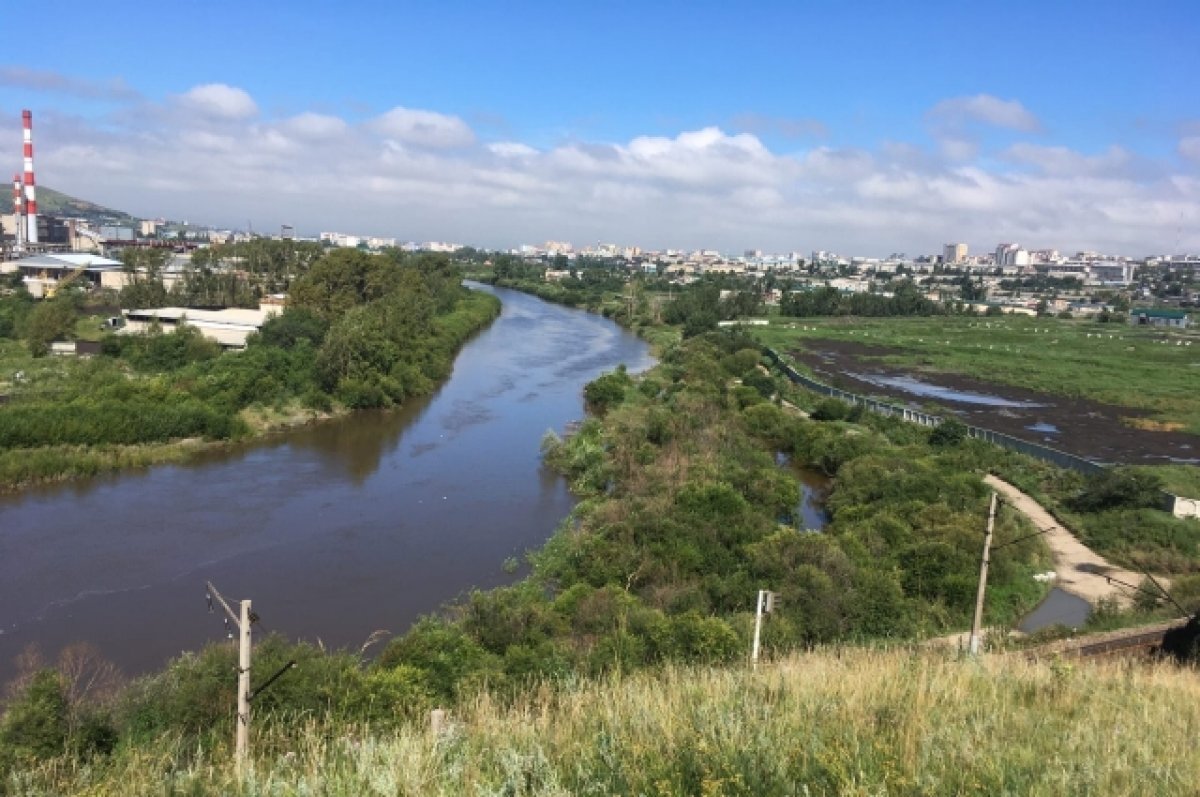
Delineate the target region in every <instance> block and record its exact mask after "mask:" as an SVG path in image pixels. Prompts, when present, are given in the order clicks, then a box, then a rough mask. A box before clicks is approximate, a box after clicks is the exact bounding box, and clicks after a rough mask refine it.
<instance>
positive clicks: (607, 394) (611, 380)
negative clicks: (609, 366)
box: [583, 365, 633, 415]
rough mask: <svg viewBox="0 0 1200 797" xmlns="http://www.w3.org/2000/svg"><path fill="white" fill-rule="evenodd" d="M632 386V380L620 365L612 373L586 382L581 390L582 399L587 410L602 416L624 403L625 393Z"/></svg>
mask: <svg viewBox="0 0 1200 797" xmlns="http://www.w3.org/2000/svg"><path fill="white" fill-rule="evenodd" d="M632 386H633V380H632V379H630V377H629V374H627V373H626V372H625V366H624V365H620V366H618V367H617V370H615V371H613V372H612V373H610V374H605V375H604V376H602V377H600V378H598V379H594V380H592V381H591V382H588V383H587V385H586V386H585V387H584V388H583V398H584V400H585V401H587V405H588V409H589V410H591V411H592V412H594V413H596V414H597V415H603V414H604V413H606V412H608V410H609V409H611V408H612V407H615V406H616V405H618V404H620V403H621V402H622V401H624V400H625V391H626V390H628V389H629V388H630V387H632Z"/></svg>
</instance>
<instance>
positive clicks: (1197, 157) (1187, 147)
mask: <svg viewBox="0 0 1200 797" xmlns="http://www.w3.org/2000/svg"><path fill="white" fill-rule="evenodd" d="M1179 154H1180V155H1182V156H1183V157H1185V158H1187V159H1188V160H1190V161H1193V162H1195V163H1200V136H1188V137H1187V138H1184V139H1181V140H1180V142H1179Z"/></svg>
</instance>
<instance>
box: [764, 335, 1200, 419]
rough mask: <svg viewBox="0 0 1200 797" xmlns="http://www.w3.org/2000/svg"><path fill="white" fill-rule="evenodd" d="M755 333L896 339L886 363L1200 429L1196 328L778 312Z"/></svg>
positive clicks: (799, 341)
mask: <svg viewBox="0 0 1200 797" xmlns="http://www.w3.org/2000/svg"><path fill="white" fill-rule="evenodd" d="M754 334H755V336H756V337H758V338H759V339H760V340H762V341H763V342H764V343H766V344H768V345H770V346H772V347H774V348H776V349H778V350H780V351H787V350H789V349H793V348H796V347H798V346H803V345H804V342H805V341H809V340H846V341H854V342H859V343H864V344H869V345H874V346H889V347H894V348H895V349H896V351H895V352H893V353H890V354H887V355H882V356H879V357H878V361H879V362H881V363H884V364H888V365H894V366H901V367H914V368H917V369H920V370H927V371H935V372H937V371H941V372H952V373H958V374H965V375H968V376H973V377H976V378H979V379H984V380H988V381H993V382H998V383H1001V384H1006V385H1012V386H1016V387H1024V388H1028V389H1031V390H1038V391H1043V392H1046V393H1052V394H1056V395H1064V396H1070V397H1075V398H1087V399H1092V400H1095V401H1100V402H1103V403H1107V404H1115V405H1119V406H1123V407H1130V408H1133V409H1137V410H1143V411H1145V412H1148V413H1150V414H1151V417H1152V419H1153V420H1154V421H1156V422H1157V423H1158V424H1161V425H1165V427H1166V428H1180V429H1183V430H1186V431H1189V432H1192V433H1196V434H1200V401H1197V400H1196V397H1195V384H1196V380H1197V378H1200V334H1197V333H1194V332H1177V331H1172V332H1164V331H1162V330H1155V331H1151V330H1148V329H1145V328H1137V327H1130V326H1127V325H1124V324H1098V323H1096V322H1095V321H1083V320H1065V319H1058V318H1030V317H1025V316H1006V317H997V318H959V317H936V318H804V319H794V318H773V319H772V323H771V325H770V326H769V327H766V328H759V329H755V331H754ZM1188 343H1190V344H1191V345H1177V344H1188Z"/></svg>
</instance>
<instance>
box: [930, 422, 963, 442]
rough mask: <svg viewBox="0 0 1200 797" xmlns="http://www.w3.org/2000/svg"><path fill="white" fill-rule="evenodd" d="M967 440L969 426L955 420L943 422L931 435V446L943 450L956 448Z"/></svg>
mask: <svg viewBox="0 0 1200 797" xmlns="http://www.w3.org/2000/svg"><path fill="white" fill-rule="evenodd" d="M966 439H967V425H966V424H965V423H963V422H962V421H959V420H956V419H955V418H947V419H946V420H944V421H942V422H941V423H939V424H938V425H937V426H935V427H934V428H933V431H932V432H930V434H929V444H930V445H931V446H938V447H941V448H946V447H948V446H956V445H958V444H959V443H961V442H962V441H963V440H966Z"/></svg>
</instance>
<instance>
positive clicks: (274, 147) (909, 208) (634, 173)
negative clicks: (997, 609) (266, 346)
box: [0, 86, 1200, 254]
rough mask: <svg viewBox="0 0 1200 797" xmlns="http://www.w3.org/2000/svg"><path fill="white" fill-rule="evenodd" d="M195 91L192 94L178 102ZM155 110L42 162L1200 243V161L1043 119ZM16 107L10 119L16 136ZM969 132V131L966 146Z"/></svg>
mask: <svg viewBox="0 0 1200 797" xmlns="http://www.w3.org/2000/svg"><path fill="white" fill-rule="evenodd" d="M201 89H203V90H201ZM183 97H187V98H188V102H190V103H192V105H191V106H190V107H191V109H192V110H193V112H194V113H192V114H189V115H181V114H178V113H172V112H169V111H171V110H176V109H177V108H178V105H179V103H181V102H184V99H183ZM976 105H978V104H976ZM984 105H985V106H986V104H984ZM137 108H138V110H137V111H136V112H134V113H133V114H132V115H134V116H138V115H139V114H144V117H145V118H140V117H139V118H138V119H135V120H134V121H135V122H138V124H136V125H135V124H132V123H131V125H130V128H129V129H128V130H114V129H111V127H110V126H109V125H105V124H99V125H89V123H88V122H87V120H77V119H73V120H72V121H71V123H70V124H66V123H65V122H64V123H62V124H56V123H54V122H53V119H54V117H53V115H52V114H51V113H50V112H47V114H46V115H45V116H44V117H41V118H43V119H46V120H47V121H46V122H45V123H43V124H42V127H41V130H42V132H43V137H42V138H41V139H40V141H41V142H42V146H41V148H40V149H39V168H40V170H41V174H40V176H41V178H42V181H43V182H44V183H46V184H49V185H51V186H53V187H55V188H59V189H61V190H66V191H68V192H69V193H72V194H75V195H78V196H82V197H85V198H87V199H91V200H93V201H97V202H100V203H102V204H104V205H108V206H114V207H120V208H122V209H125V210H128V211H130V212H133V213H135V214H138V215H145V216H158V215H166V216H168V217H173V218H188V219H192V220H203V221H206V222H210V223H213V224H220V225H234V226H241V225H243V224H244V223H245V220H246V219H253V221H254V224H255V227H260V226H261V227H263V228H267V227H270V226H273V225H274V224H278V223H289V224H294V225H295V226H296V227H297V229H298V231H302V232H306V233H310V234H315V233H316V232H318V231H321V230H326V229H341V230H344V231H346V232H359V233H364V234H382V235H395V236H398V237H401V238H410V239H418V240H428V239H450V240H458V241H462V242H464V243H473V244H478V245H483V246H512V245H515V244H518V243H522V242H535V241H540V240H546V239H567V240H575V241H576V242H579V243H583V242H589V241H596V240H610V241H617V242H627V243H630V244H639V245H642V246H646V247H663V246H676V247H702V246H703V247H717V248H723V249H726V250H740V249H742V248H746V247H749V246H753V247H755V248H763V249H774V250H791V249H796V250H801V251H804V250H808V249H834V250H839V251H843V252H846V253H855V254H886V253H888V252H892V251H907V252H909V253H910V254H918V253H922V252H929V251H935V250H936V249H937V247H939V246H940V244H941V243H942V241H943V240H965V241H968V242H971V245H972V247H977V246H978V247H992V246H994V245H995V243H996V242H998V241H1001V240H1015V241H1019V242H1021V243H1022V244H1024V245H1026V246H1030V247H1041V246H1047V247H1049V246H1053V247H1057V248H1060V249H1063V250H1070V249H1073V248H1080V249H1085V248H1086V249H1100V250H1105V251H1110V252H1114V253H1128V254H1139V253H1148V252H1154V251H1162V250H1165V249H1167V248H1170V247H1172V246H1173V245H1174V241H1175V236H1176V231H1177V229H1178V228H1179V226H1180V219H1183V220H1184V222H1185V223H1184V225H1183V228H1184V230H1185V231H1192V232H1188V233H1187V234H1189V235H1192V236H1193V237H1192V238H1191V239H1190V240H1184V241H1182V242H1181V245H1182V246H1183V247H1184V248H1190V249H1195V248H1198V247H1200V237H1197V234H1196V233H1195V232H1194V231H1196V230H1198V229H1200V177H1197V175H1196V174H1195V170H1194V169H1193V168H1192V167H1191V166H1188V167H1186V168H1181V166H1180V161H1179V160H1178V159H1177V158H1174V157H1170V158H1168V159H1164V160H1153V159H1150V158H1148V157H1146V156H1142V155H1139V154H1137V153H1136V152H1133V151H1130V150H1127V149H1124V148H1122V147H1118V146H1113V147H1109V148H1107V149H1101V150H1098V151H1096V152H1091V153H1085V152H1080V151H1077V150H1075V149H1072V148H1070V147H1066V146H1063V145H1061V144H1060V143H1058V142H1046V141H1042V140H1041V137H1039V141H1038V142H1037V143H1031V142H1028V141H1017V142H1014V143H1008V144H1006V146H1005V149H1003V150H1000V151H995V150H994V149H991V150H989V149H987V148H986V147H985V146H984V145H983V144H982V143H981V142H979V141H977V140H975V139H972V138H971V137H970V136H969V135H964V136H962V137H955V136H953V135H947V136H946V137H945V138H944V139H941V140H935V142H933V143H932V144H930V143H928V142H925V143H918V142H912V141H887V142H884V143H883V144H881V145H879V146H877V147H848V146H839V145H836V144H835V143H832V142H828V141H823V142H822V143H820V144H819V145H815V146H810V147H807V148H800V149H797V150H794V151H790V152H786V153H785V152H779V151H776V150H773V149H772V148H771V147H770V146H768V145H767V144H766V143H764V141H763V140H762V139H760V138H759V136H758V135H756V134H753V133H751V132H749V131H745V130H742V131H740V132H739V131H732V132H731V131H728V130H723V129H722V128H720V127H716V126H709V127H701V128H699V129H695V130H682V131H678V132H676V133H674V134H673V135H666V136H659V135H655V136H651V135H640V136H639V135H633V136H628V137H625V138H623V139H619V140H607V141H605V140H573V141H567V142H564V143H561V144H558V145H556V146H549V147H542V148H536V147H533V146H530V145H529V144H528V143H525V142H523V141H520V140H515V139H514V137H512V136H511V134H509V135H507V136H506V137H505V138H504V139H502V140H497V141H486V140H485V141H480V140H479V137H478V136H477V135H476V134H475V133H474V132H473V131H472V129H471V128H470V127H469V126H468V125H467V124H466V123H465V122H464V121H463V120H462V119H460V118H458V117H456V116H452V115H447V114H443V113H440V112H438V111H435V110H428V109H413V108H407V107H400V108H394V109H392V110H391V111H388V112H387V113H385V114H383V115H381V116H374V117H370V118H368V119H366V120H364V121H356V120H351V119H345V118H341V117H339V116H334V115H329V114H318V113H314V112H310V111H303V112H296V113H293V114H292V115H288V116H283V117H280V118H263V117H262V115H261V114H260V113H259V112H258V109H257V107H256V106H255V104H254V102H253V100H252V99H251V98H250V97H249V96H248V95H246V94H245V92H243V91H241V90H240V89H233V88H230V87H221V88H220V89H213V88H212V87H211V86H210V87H197V89H193V90H192V91H190V92H188V93H187V94H186V95H182V97H176V98H174V99H171V100H169V101H168V102H167V103H165V104H163V105H159V106H155V105H154V104H153V103H146V104H145V106H137ZM1006 113H1010V115H1011V112H1006ZM197 114H200V116H197ZM992 116H993V117H994V118H1008V117H1005V116H1004V115H1003V114H1001V115H1000V116H999V117H997V115H996V114H992ZM201 117H203V119H207V120H208V121H207V122H206V123H203V124H197V120H198V119H201ZM203 119H201V120H202V121H203ZM1008 123H1009V124H1010V128H1009V129H1016V128H1012V127H1011V125H1012V124H1017V123H1020V124H1025V125H1028V120H1026V121H1024V122H1021V121H1020V115H1019V114H1017V115H1015V116H1011V118H1008ZM6 124H7V125H10V127H7V128H5V125H6ZM14 124H16V122H12V121H6V120H3V119H0V128H4V129H0V135H10V134H12V132H13V129H12V127H11V125H14ZM59 128H61V129H59ZM964 130H966V128H964ZM16 132H17V134H18V135H19V130H18V131H16ZM966 132H967V133H969V132H970V131H969V130H967V131H966ZM1193 139H1197V140H1193ZM956 141H961V142H963V143H964V147H963V149H962V150H961V151H956V152H951V151H948V150H947V147H950V148H952V146H953V144H952V142H956ZM947 142H951V143H950V144H947ZM1179 153H1180V155H1181V156H1183V157H1187V158H1192V159H1196V156H1197V155H1200V136H1196V135H1193V134H1182V138H1181V140H1180V143H1179ZM334 191H336V192H337V194H338V196H339V199H337V201H331V193H332V192H334Z"/></svg>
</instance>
